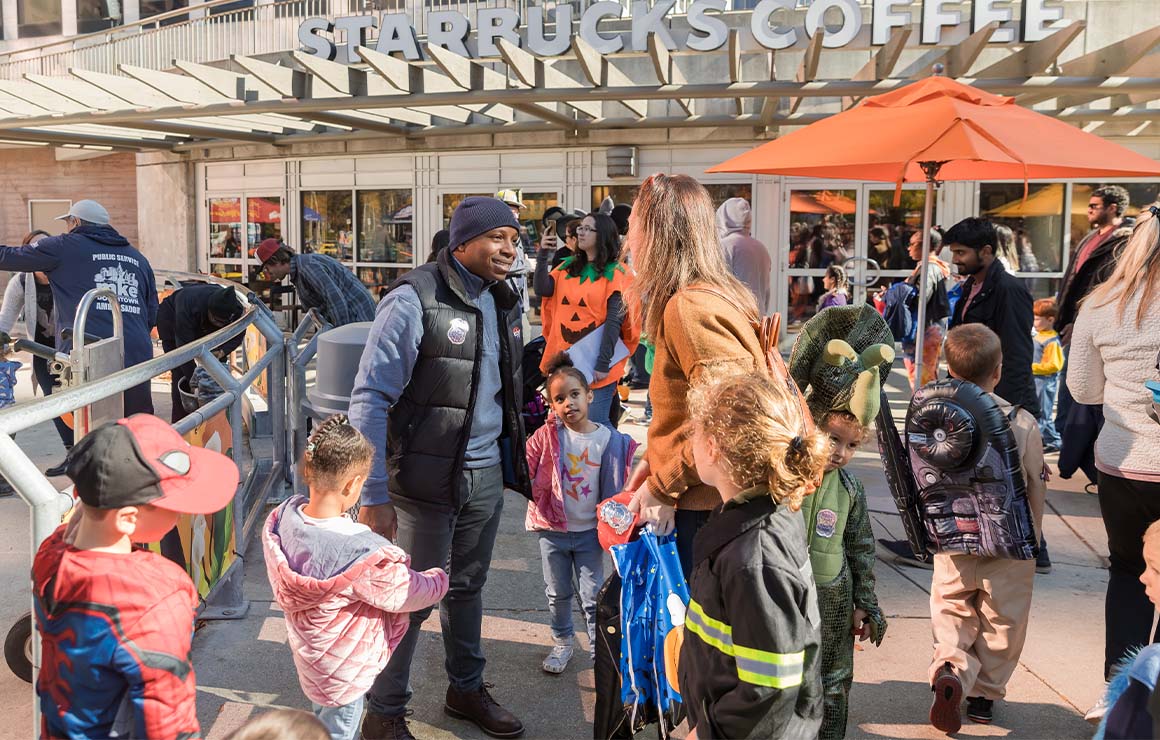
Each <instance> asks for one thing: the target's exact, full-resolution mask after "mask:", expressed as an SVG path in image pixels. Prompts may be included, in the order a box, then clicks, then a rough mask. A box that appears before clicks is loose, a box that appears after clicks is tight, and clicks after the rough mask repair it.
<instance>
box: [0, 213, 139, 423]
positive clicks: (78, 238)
mask: <svg viewBox="0 0 1160 740" xmlns="http://www.w3.org/2000/svg"><path fill="white" fill-rule="evenodd" d="M57 218H58V220H62V221H64V222H65V224H66V225H67V227H68V230H67V233H64V234H61V235H59V236H46V237H44V238H43V239H41V240H40V241H38V242H35V243H33V244H26V245H24V246H20V247H0V270H6V271H12V272H43V273H44V274H45V275H47V276H48V282H49V284H50V285H51V286H52V297H53V316H54V320H55V324H56V326H55V334H56V336H55V341H56V345H55V346H56V351H57V352H64V353H68V352H69V351H70V350H71V349H72V336H71V334H70V332H71V329H72V326H73V319H74V318H75V317H76V312H77V308H78V306H79V305H80V302H81V300H82V299H83V298H84V296H85V294H86V293H88V292H89V291H90V290H92V289H94V288H102V289H106V290H110V291H112V292H113V293H114V294H115V295H116V296H117V304H118V306H119V308H120V313H121V329H122V336H123V337H124V358H125V367H130V366H132V365H137V364H139V363H142V362H145V361H147V360H151V359H153V339H152V337H151V332H152V329H153V327H154V326H155V325H156V323H157V280H156V278H155V277H154V275H153V268H152V266H150V264H149V260H148V259H146V257H145V255H143V254H141V252H140V251H138V250H137V249H136V248H135V247H134V246H133V245H132V244H130V243H129V240H128V239H126V238H125V237H124V236H122V235H121V234H120V233H118V232H117V230H116V229H115V228H113V226H112V225H111V224H110V223H109V212H108V211H107V210H105V207H104V206H102V205H101V204H100V203H97V202H96V201H93V200H78V201H77V202H76V203H73V204H72V207H71V208H69V210H68V213H63V214H61V215H60V216H58V217H57ZM113 326H114V321H113V307H112V304H111V303H109V302H108V301H104V300H99V301H97V302H95V303H94V304H93V306H92V309H91V310H90V311H89V315H88V323H87V324H86V325H85V331H86V332H87V333H88V334H92V335H93V336H97V337H101V338H108V337H111V336H112V335H113ZM123 395H124V409H125V414H126V415H132V414H137V413H150V414H151V413H153V396H152V395H151V393H150V390H149V383H148V382H145V383H142V384H140V385H137V386H134V387H133V388H130V389H129V390H127V391H125V393H124V394H123Z"/></svg>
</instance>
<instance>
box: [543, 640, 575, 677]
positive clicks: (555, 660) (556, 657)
mask: <svg viewBox="0 0 1160 740" xmlns="http://www.w3.org/2000/svg"><path fill="white" fill-rule="evenodd" d="M570 660H572V643H571V642H557V643H556V645H555V646H554V647H553V648H552V652H550V653H548V657H546V658H544V665H543V668H544V672H546V673H563V672H564V669H565V668H567V667H568V661H570Z"/></svg>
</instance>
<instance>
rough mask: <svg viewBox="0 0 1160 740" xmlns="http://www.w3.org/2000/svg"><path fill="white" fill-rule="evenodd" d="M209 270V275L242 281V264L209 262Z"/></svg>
mask: <svg viewBox="0 0 1160 740" xmlns="http://www.w3.org/2000/svg"><path fill="white" fill-rule="evenodd" d="M209 272H210V274H211V275H216V276H217V277H220V278H222V279H224V280H233V281H234V282H237V283H240V282H242V265H241V263H238V264H228V263H225V262H210V263H209Z"/></svg>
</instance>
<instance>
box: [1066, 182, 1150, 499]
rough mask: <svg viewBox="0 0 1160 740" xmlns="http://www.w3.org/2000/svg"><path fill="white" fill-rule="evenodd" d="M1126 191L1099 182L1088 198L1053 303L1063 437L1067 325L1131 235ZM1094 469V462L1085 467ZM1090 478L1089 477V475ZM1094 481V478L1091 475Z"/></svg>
mask: <svg viewBox="0 0 1160 740" xmlns="http://www.w3.org/2000/svg"><path fill="white" fill-rule="evenodd" d="M1128 203H1129V199H1128V191H1127V190H1125V189H1124V188H1122V187H1120V186H1119V185H1101V186H1099V187H1098V188H1096V189H1095V190H1093V191H1092V194H1091V197H1090V198H1088V207H1087V218H1088V225H1089V226H1091V229H1092V230H1091V231H1089V232H1088V233H1087V235H1086V236H1084V238H1083V239H1080V242H1079V244H1078V245H1076V248H1075V251H1074V252H1073V253H1072V255H1071V259H1070V260H1069V261H1068V263H1067V272H1065V273H1063V282H1061V283H1060V286H1059V296H1058V297H1057V298H1056V304H1057V305H1058V306H1059V314H1058V315H1057V316H1056V318H1055V330H1056V331H1057V332H1059V341H1060V343H1062V344H1063V352H1064V363H1063V373H1062V374H1061V375H1060V378H1059V399H1058V400H1057V405H1056V408H1057V413H1056V416H1055V427H1056V429H1057V430H1059V433H1060V435H1062V436H1064V437H1065V438H1066V434H1065V432H1066V426H1067V417H1068V414H1069V413H1070V411H1071V406H1072V403H1073V401H1072V400H1071V392H1070V391H1068V389H1067V361H1066V360H1067V352H1068V349H1069V347H1070V346H1071V327H1072V324H1074V323H1075V317H1076V316H1077V315H1078V314H1079V303H1080V301H1082V300H1083V299H1084V298H1086V297H1087V294H1088V293H1090V292H1092V290H1093V289H1094V288H1095V287H1096V286H1097V285H1099V284H1100V283H1102V282H1104V281H1105V280H1107V279H1108V278H1109V277H1111V275H1112V271H1113V270H1115V269H1116V261H1117V260H1118V259H1119V257H1120V252H1122V251H1123V250H1124V245H1125V244H1127V243H1128V237H1129V236H1131V234H1132V229H1131V221H1130V219H1127V218H1125V215H1124V214H1125V213H1127V211H1128ZM1093 468H1094V461H1093V462H1092V463H1091V467H1089V468H1088V470H1089V471H1090V470H1092V469H1093ZM1089 477H1090V476H1089ZM1092 481H1093V482H1094V481H1095V479H1094V478H1092Z"/></svg>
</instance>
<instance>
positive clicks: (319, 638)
mask: <svg viewBox="0 0 1160 740" xmlns="http://www.w3.org/2000/svg"><path fill="white" fill-rule="evenodd" d="M305 503H306V499H305V498H304V497H302V496H294V497H292V498H291V499H290V500H288V501H286V502H284V503H283V504H282V505H280V506H279V507H278V508H276V509H274V511H272V512H270V516H269V518H268V519H267V520H266V526H265V528H264V529H263V531H262V549H263V551H264V552H265V555H266V570H267V573H268V575H269V578H270V585H271V586H272V587H273V589H274V600H275V601H277V602H278V605H279V606H280V607H282V610H283V611H284V612H285V613H286V627H287V632H288V633H289V642H290V649H291V651H292V652H293V656H294V665H295V667H296V668H297V669H298V680H299V682H300V683H301V685H302V692H303V693H304V694H306V696H307V698H309V699H310V700H311V701H312V702H315V703H318V704H321V705H323V706H331V707H335V706H342V705H344V704H349V703H350V702H352V701H354V700H355V699H357V698H358V697H360V696H362V695H363V694H365V693H366V692H367V690H368V689H369V688H370V687H371V684H372V683H373V682H374V680H375V677H376V676H378V675H379V672H380V671H382V669H383V667H384V666H386V664H387V660H388V659H389V658H390V657H391V652H392V651H393V650H394V649H395V647H396V646H397V645H398V644H399V641H400V640H402V639H403V635H405V634H406V633H407V627H408V625H409V621H410V612H413V611H416V610H418V609H423V608H425V607H428V606H431V605H433V604H435V603H437V602H438V601H439V600H440V599H442V598H443V596H444V595H445V594H446V593H447V573H445V572H444V571H443V570H441V569H439V568H432V569H430V570H427V571H424V572H422V573H416V572H415V571H413V570H411V569H410V567H408V564H409V563H410V558H409V557H408V556H407V554H406V553H405V552H403V551H402V550H400V549H399V548H398V547H396V546H395V545H393V544H391V542H390V541H389V540H387V539H386V538H384V537H380V536H379V535H377V534H375V533H373V532H371V531H369V530H364V531H362V532H359V533H356V534H345V533H342V532H335V531H331V530H327V529H324V528H322V527H319V526H317V525H315V524H312V523H310V522H308V521H306V519H305V518H303V516H302V513H301V512H300V511H299V507H300V506H302V505H303V504H305ZM304 572H306V573H316V574H317V573H333V575H331V576H330V577H327V578H316V577H311V576H309V575H303V573H304Z"/></svg>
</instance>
